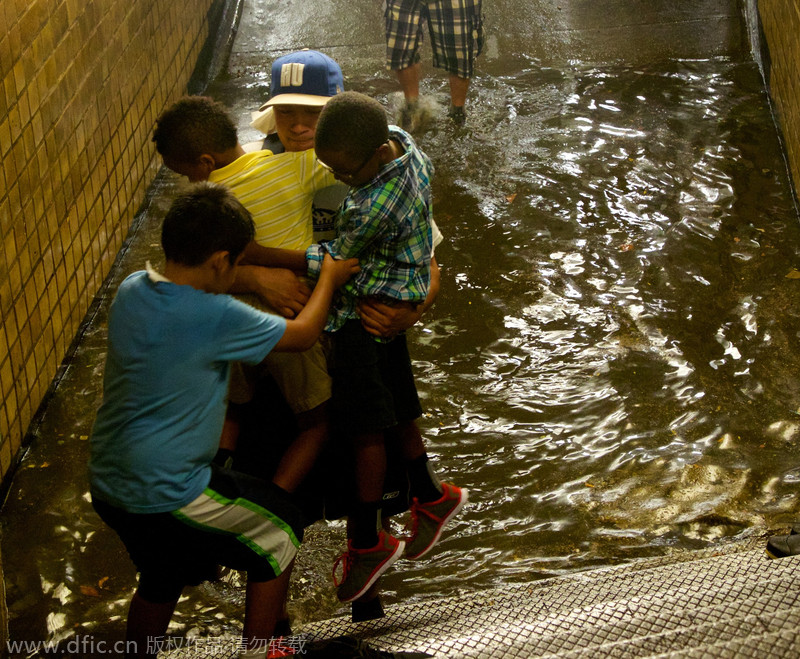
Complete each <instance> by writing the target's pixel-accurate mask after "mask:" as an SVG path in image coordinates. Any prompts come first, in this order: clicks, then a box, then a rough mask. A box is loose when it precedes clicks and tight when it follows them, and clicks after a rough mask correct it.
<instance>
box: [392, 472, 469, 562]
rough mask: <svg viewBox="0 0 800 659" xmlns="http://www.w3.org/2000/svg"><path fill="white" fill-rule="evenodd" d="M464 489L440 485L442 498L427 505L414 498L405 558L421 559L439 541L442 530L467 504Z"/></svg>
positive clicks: (448, 484) (445, 484)
mask: <svg viewBox="0 0 800 659" xmlns="http://www.w3.org/2000/svg"><path fill="white" fill-rule="evenodd" d="M468 496H469V495H468V492H467V490H466V489H462V488H460V487H456V486H455V485H451V484H450V483H442V497H441V498H440V499H437V500H436V501H431V502H429V503H420V502H419V501H418V500H417V499H416V498H415V499H414V501H413V503H412V504H411V536H410V537H409V538H407V540H406V558H412V559H414V558H422V557H423V556H424V555H425V554H427V553H428V552H429V551H430V550H431V549H433V546H434V545H435V544H436V543H437V542H438V541H439V537H440V536H441V535H442V529H443V528H444V525H445V524H447V522H449V521H450V520H451V519H453V517H455V516H456V515H457V514H458V512H459V511H460V510H461V509H462V508H463V507H464V504H465V503H467V499H468Z"/></svg>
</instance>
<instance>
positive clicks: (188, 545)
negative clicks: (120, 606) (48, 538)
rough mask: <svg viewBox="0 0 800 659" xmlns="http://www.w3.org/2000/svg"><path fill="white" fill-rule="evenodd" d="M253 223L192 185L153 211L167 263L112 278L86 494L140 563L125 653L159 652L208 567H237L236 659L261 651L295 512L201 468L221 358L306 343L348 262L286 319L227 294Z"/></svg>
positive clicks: (222, 193)
mask: <svg viewBox="0 0 800 659" xmlns="http://www.w3.org/2000/svg"><path fill="white" fill-rule="evenodd" d="M253 233H254V227H253V221H252V218H251V217H250V214H249V213H248V212H247V210H245V208H244V207H243V206H242V205H241V204H240V203H239V202H238V201H237V200H236V198H235V197H234V196H233V195H232V194H231V193H230V192H228V191H227V190H226V189H224V188H222V187H220V186H216V185H213V184H209V183H203V184H199V185H197V186H195V187H194V188H193V189H192V190H191V191H190V192H188V193H186V194H184V195H182V196H180V197H179V198H178V199H176V200H175V202H174V203H173V205H172V207H171V208H170V210H169V212H168V213H167V215H166V217H165V219H164V225H163V228H162V236H161V242H162V246H163V248H164V253H165V256H166V266H165V269H164V273H163V275H162V274H159V273H157V272H155V271H154V270H153V269H152V268H150V266H149V264H148V267H147V270H146V271H141V272H136V273H134V274H132V275H130V276H129V277H128V278H127V279H126V280H125V281H124V282H123V283H122V284H121V285H120V287H119V291H118V292H117V295H116V297H115V299H114V302H113V303H112V305H111V309H110V312H109V321H108V356H107V361H106V369H105V376H104V390H103V403H102V405H101V407H100V410H99V412H98V414H97V419H96V421H95V425H94V429H93V433H92V439H91V457H90V462H89V476H90V484H91V495H92V503H93V505H94V507H95V510H96V511H97V512H98V514H99V515H100V517H101V518H102V519H103V520H104V521H105V522H106V523H107V524H108V525H109V526H111V527H112V528H113V529H114V530H115V531H116V532H117V533H118V534H119V536H120V538H121V539H122V541H123V543H124V544H125V546H126V548H127V549H128V552H129V553H130V556H131V558H132V559H133V561H134V563H135V564H136V567H137V570H138V571H139V573H140V576H139V584H138V587H137V590H136V593H135V594H134V596H133V599H132V601H131V606H130V610H129V613H128V628H127V643H126V648H127V650H128V656H130V657H139V656H141V657H149V656H153V657H154V656H156V655H157V652H158V648H157V647H156V646H155V645H156V644H154V643H153V639H158V638H160V637H163V636H164V634H165V632H166V630H167V626H168V624H169V620H170V618H171V616H172V613H173V610H174V607H175V604H176V603H177V600H178V598H179V596H180V594H181V591H182V590H183V588H184V586H186V585H194V584H197V583H199V582H200V581H202V580H204V579H206V578H208V577H209V576H210V575H212V574H214V571H215V568H216V565H217V564H222V565H228V566H230V567H232V568H235V569H240V570H246V571H247V576H248V583H247V593H246V612H245V622H244V630H243V639H244V643H245V647H246V648H247V649H246V650H244V651H243V654H242V655H241V656H243V657H265V656H266V647H265V646H264V643H265V642H266V643H268V641H266V639H269V638H270V637H271V636H272V634H273V632H274V628H275V623H276V620H277V617H278V615H279V612H280V610H281V607H282V604H283V597H282V593H283V592H284V590H285V586H286V584H285V583H283V581H285V580H286V577H287V576H288V574H289V571H287V567H289V565H290V564H291V563H292V561H293V559H294V555H295V553H296V551H297V547H298V546H299V544H300V542H301V540H302V536H303V520H302V518H301V515H300V513H299V511H298V510H297V509H296V508H295V506H294V504H293V503H292V501H291V500H290V498H289V496H288V495H287V493H286V492H285V491H283V490H281V489H280V488H278V487H277V486H275V485H273V484H272V483H268V482H266V481H263V480H261V479H257V478H253V477H250V476H246V475H244V474H240V473H238V472H234V471H231V470H227V469H222V468H219V467H217V466H216V465H213V464H212V460H213V458H214V455H215V453H216V451H217V446H218V442H219V436H220V431H221V428H222V423H223V419H224V416H225V398H226V393H227V387H228V374H229V364H230V363H231V362H233V361H244V362H249V363H258V362H260V361H261V360H263V359H264V357H265V356H266V355H267V353H269V352H270V351H271V350H283V351H300V350H306V349H308V348H309V347H310V346H311V345H312V344H313V343H314V342H315V341H316V340H317V339H318V337H319V335H320V333H321V331H322V328H323V325H324V323H325V318H326V316H327V312H328V307H329V305H330V302H331V299H332V296H333V294H334V292H335V290H336V289H337V288H338V287H339V286H341V285H342V284H344V282H345V281H347V279H349V278H350V276H351V275H352V274H353V273H354V272H356V271H357V270H358V266H357V263H356V261H355V259H350V260H349V261H334V260H333V259H328V260H327V262H326V263H325V264H324V266H323V272H322V278H321V279H320V283H318V284H317V286H316V287H315V289H314V292H313V294H312V296H311V298H310V299H309V301H308V303H307V305H306V306H305V308H304V309H303V311H301V312H300V314H298V316H297V318H296V319H294V320H285V319H283V318H280V317H278V316H273V315H270V314H266V313H262V312H260V311H257V310H255V309H253V308H252V307H250V306H248V305H246V304H244V303H242V302H239V301H237V300H235V299H234V298H232V297H230V296H228V295H224V293H226V291H227V290H228V289H229V288H230V286H231V284H232V283H233V281H234V278H235V274H236V267H237V264H238V262H239V261H240V260H241V255H242V252H243V250H244V248H245V246H246V245H247V244H248V243H249V242H250V241H251V240H252V238H253Z"/></svg>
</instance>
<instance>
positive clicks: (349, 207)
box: [306, 126, 433, 340]
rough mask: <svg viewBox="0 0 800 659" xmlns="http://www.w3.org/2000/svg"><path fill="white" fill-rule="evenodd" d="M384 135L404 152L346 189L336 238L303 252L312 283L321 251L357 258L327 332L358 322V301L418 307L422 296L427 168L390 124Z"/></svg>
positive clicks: (426, 264)
mask: <svg viewBox="0 0 800 659" xmlns="http://www.w3.org/2000/svg"><path fill="white" fill-rule="evenodd" d="M389 137H390V138H391V139H394V140H396V141H397V142H399V143H400V144H401V145H402V146H403V148H404V150H405V153H404V154H403V155H402V156H400V157H399V158H396V159H395V160H393V161H392V162H390V163H387V164H386V165H384V166H383V167H381V169H380V171H379V172H378V175H377V176H376V177H375V178H374V179H372V180H371V181H369V182H368V183H365V184H364V185H362V186H359V187H357V188H351V189H350V191H349V192H348V194H347V197H345V200H344V201H343V202H342V205H341V206H340V207H339V210H338V212H337V216H336V238H335V239H334V240H330V241H327V242H324V243H321V244H318V245H312V246H311V247H309V248H308V250H307V251H306V258H307V262H308V274H309V276H310V277H311V278H312V279H314V280H316V279H317V278H318V277H319V272H320V268H321V267H322V259H323V258H324V256H325V252H328V253H330V255H331V256H333V258H335V259H349V258H352V257H357V258H358V260H359V265H360V266H361V271H360V272H358V273H357V274H356V275H355V276H354V277H353V278H352V279H350V281H348V282H347V283H346V284H345V285H344V286H343V287H342V288H341V289H340V290H339V293H338V294H337V297H336V298H335V300H334V303H333V305H332V306H331V311H330V314H329V315H328V321H327V324H326V325H325V331H327V332H335V331H336V330H338V329H339V328H340V327H341V326H342V325H344V323H345V322H346V321H347V320H350V319H352V318H358V314H357V313H356V305H357V303H358V301H359V299H360V298H363V297H380V298H383V299H385V300H397V301H408V302H417V303H419V302H423V301H424V300H425V298H426V297H427V296H428V286H429V284H430V263H431V251H432V248H433V246H432V236H431V220H432V218H433V202H432V199H431V179H432V178H433V164H432V163H431V161H430V159H429V158H428V156H426V155H425V154H424V153H423V152H422V151H420V150H419V149H418V148H417V145H416V144H415V143H414V140H413V138H412V137H411V136H410V135H409V134H408V133H406V132H405V131H403V130H402V129H400V128H398V127H397V126H390V127H389ZM376 340H380V339H378V337H376Z"/></svg>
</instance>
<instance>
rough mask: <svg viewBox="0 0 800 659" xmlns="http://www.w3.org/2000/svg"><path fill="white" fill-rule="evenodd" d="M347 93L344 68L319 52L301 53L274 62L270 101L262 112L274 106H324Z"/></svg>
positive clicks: (262, 108) (290, 54)
mask: <svg viewBox="0 0 800 659" xmlns="http://www.w3.org/2000/svg"><path fill="white" fill-rule="evenodd" d="M343 90H344V78H343V76H342V69H341V68H340V67H339V65H338V64H337V63H336V62H335V61H334V60H332V59H331V58H330V57H328V56H327V55H325V54H323V53H320V52H319V51H317V50H308V49H305V50H299V51H297V52H294V53H289V54H288V55H284V56H283V57H279V58H278V59H276V60H275V61H274V62H273V63H272V81H271V84H270V98H269V100H268V101H267V102H266V103H264V105H262V106H261V107H260V108H259V110H266V109H267V108H269V107H271V106H273V105H315V106H322V105H325V103H327V102H328V100H329V99H330V98H331V97H332V96H336V94H338V93H339V92H341V91H343Z"/></svg>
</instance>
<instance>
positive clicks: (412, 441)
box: [396, 421, 425, 462]
mask: <svg viewBox="0 0 800 659" xmlns="http://www.w3.org/2000/svg"><path fill="white" fill-rule="evenodd" d="M396 431H397V435H398V437H399V438H400V450H401V451H402V452H403V458H404V459H405V460H406V462H411V461H412V460H415V459H417V458H418V457H420V456H421V455H422V454H423V453H425V442H424V440H423V439H422V433H420V431H419V426H417V422H416V421H405V422H404V423H400V424H398V425H397V429H396Z"/></svg>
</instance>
